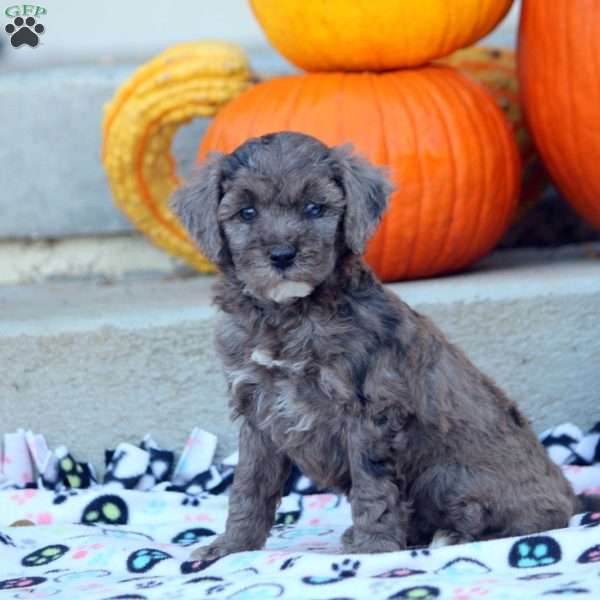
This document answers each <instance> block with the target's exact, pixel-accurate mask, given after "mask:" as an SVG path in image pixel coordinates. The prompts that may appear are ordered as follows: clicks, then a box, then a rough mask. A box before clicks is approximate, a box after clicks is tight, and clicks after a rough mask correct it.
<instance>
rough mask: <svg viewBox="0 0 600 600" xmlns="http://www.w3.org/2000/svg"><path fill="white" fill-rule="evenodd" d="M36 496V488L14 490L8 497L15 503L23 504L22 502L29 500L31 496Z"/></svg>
mask: <svg viewBox="0 0 600 600" xmlns="http://www.w3.org/2000/svg"><path fill="white" fill-rule="evenodd" d="M36 496H37V490H31V489H27V490H20V491H18V492H15V493H14V494H11V495H10V496H9V497H8V498H9V500H11V501H12V502H14V503H15V504H18V505H19V506H23V504H25V503H27V502H29V501H30V500H31V499H32V498H35V497H36Z"/></svg>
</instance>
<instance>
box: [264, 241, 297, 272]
mask: <svg viewBox="0 0 600 600" xmlns="http://www.w3.org/2000/svg"><path fill="white" fill-rule="evenodd" d="M295 258H296V248H294V246H292V245H291V244H283V245H280V246H273V247H272V248H271V254H270V259H271V264H272V265H273V266H274V267H275V268H276V269H279V270H280V271H285V270H286V269H288V268H289V267H291V266H292V265H293V264H294V259H295Z"/></svg>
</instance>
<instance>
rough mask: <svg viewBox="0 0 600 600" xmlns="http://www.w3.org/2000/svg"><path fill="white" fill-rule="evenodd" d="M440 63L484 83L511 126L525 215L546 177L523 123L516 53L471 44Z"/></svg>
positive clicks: (522, 208)
mask: <svg viewBox="0 0 600 600" xmlns="http://www.w3.org/2000/svg"><path fill="white" fill-rule="evenodd" d="M439 62H440V63H441V64H446V65H450V66H452V67H455V68H456V69H458V70H459V71H460V72H461V73H464V74H465V75H468V76H469V77H472V78H473V79H475V81H478V82H479V83H481V84H482V85H484V86H485V88H486V89H487V90H488V91H489V92H490V93H491V94H492V96H493V97H494V100H496V104H497V105H498V106H499V107H500V108H501V109H502V110H503V111H504V114H505V115H506V117H507V118H508V121H509V123H510V124H511V125H512V128H513V131H514V133H515V137H516V140H517V144H518V146H519V151H520V153H521V162H522V164H523V181H522V184H521V194H520V201H519V204H520V208H521V214H524V213H525V212H526V211H527V209H529V208H530V207H531V206H532V205H533V204H534V203H535V202H537V200H539V199H540V198H541V196H542V194H543V192H544V190H545V189H546V187H547V186H548V183H549V180H548V174H547V173H546V170H545V169H544V167H543V165H542V162H541V160H540V157H539V155H538V153H537V152H536V150H535V146H534V144H533V140H532V139H531V136H530V134H529V131H528V130H527V127H526V125H525V119H524V117H523V111H522V110H521V103H520V100H519V89H518V88H519V86H518V80H517V61H516V56H515V53H514V52H513V51H512V50H509V49H508V48H494V47H487V46H471V47H469V48H463V49H462V50H457V51H456V52H453V53H452V54H451V55H450V56H447V57H445V58H442V59H440V61H439Z"/></svg>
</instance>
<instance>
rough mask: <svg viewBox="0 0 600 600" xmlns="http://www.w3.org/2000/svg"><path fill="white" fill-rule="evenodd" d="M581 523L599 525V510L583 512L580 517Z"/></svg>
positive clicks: (589, 525)
mask: <svg viewBox="0 0 600 600" xmlns="http://www.w3.org/2000/svg"><path fill="white" fill-rule="evenodd" d="M581 525H585V526H586V527H596V526H598V525H600V512H596V513H593V512H588V513H585V515H583V518H582V519H581Z"/></svg>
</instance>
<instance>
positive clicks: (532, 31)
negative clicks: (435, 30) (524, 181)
mask: <svg viewBox="0 0 600 600" xmlns="http://www.w3.org/2000/svg"><path fill="white" fill-rule="evenodd" d="M519 79H520V89H521V96H522V103H523V107H524V110H525V117H526V119H527V122H528V124H529V127H530V130H531V133H532V135H533V138H534V141H535V143H536V145H537V148H538V151H539V153H540V155H541V156H542V159H543V160H544V162H545V164H546V167H547V168H548V170H549V172H550V175H551V177H552V178H553V179H554V181H555V183H556V184H557V185H558V187H559V188H560V189H561V191H562V192H563V194H564V195H565V196H566V197H567V199H568V200H569V201H570V202H571V203H572V205H573V206H574V207H575V209H576V210H577V211H578V212H579V213H580V214H581V215H582V216H583V217H584V218H586V219H587V220H588V221H589V222H590V223H591V224H592V225H594V226H595V227H599V228H600V0H577V1H576V2H574V1H573V0H552V1H549V0H523V8H522V14H521V26H520V33H519Z"/></svg>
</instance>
